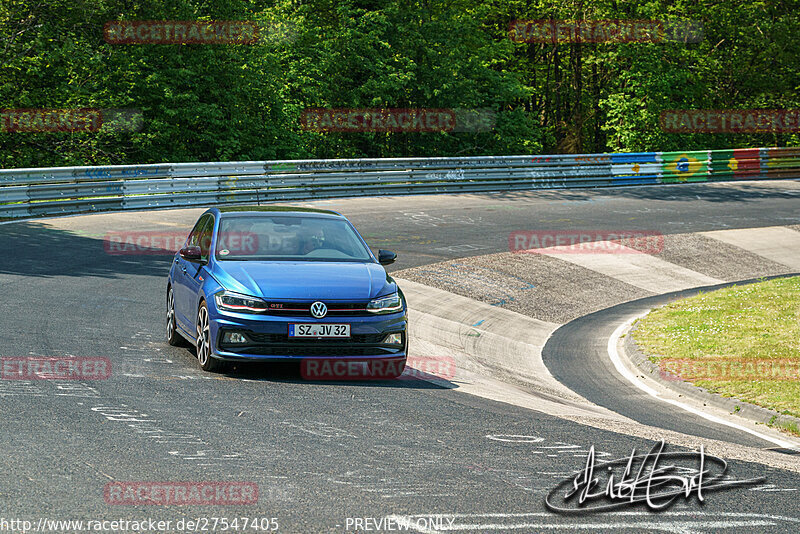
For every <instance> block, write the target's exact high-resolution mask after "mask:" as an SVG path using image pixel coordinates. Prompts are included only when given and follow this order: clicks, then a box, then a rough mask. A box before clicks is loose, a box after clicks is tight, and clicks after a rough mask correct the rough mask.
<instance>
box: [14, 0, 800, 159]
mask: <svg viewBox="0 0 800 534" xmlns="http://www.w3.org/2000/svg"><path fill="white" fill-rule="evenodd" d="M163 19H167V20H251V21H257V22H258V23H259V25H260V28H261V38H260V39H259V41H258V42H257V43H256V44H250V45H219V44H217V45H201V44H109V43H108V42H106V41H105V40H104V37H103V26H104V24H105V23H106V22H108V21H114V20H163ZM531 19H571V20H587V19H658V20H692V21H699V22H700V23H702V26H703V30H704V38H703V39H702V40H701V41H700V42H697V43H688V44H687V43H681V42H666V43H665V42H661V43H624V44H608V43H571V44H551V43H526V42H514V41H513V40H512V39H510V38H509V23H510V22H511V21H513V20H531ZM799 29H800V6H798V3H797V2H796V1H794V0H772V1H768V0H725V1H719V0H671V1H669V0H640V1H638V0H631V1H612V0H563V1H561V2H551V1H545V0H441V1H436V0H362V1H357V0H305V1H304V0H272V1H258V0H170V1H169V2H166V1H163V0H161V1H159V0H3V1H2V3H0V79H2V82H0V108H3V109H19V108H99V109H111V108H123V109H135V110H141V113H142V117H143V121H142V123H141V127H138V128H107V129H101V130H100V131H96V132H50V133H20V132H0V166H2V167H26V166H36V167H39V166H47V165H79V164H107V163H109V164H110V163H151V162H167V161H168V162H179V161H213V160H261V159H295V158H313V157H325V158H330V157H368V156H376V157H391V156H424V155H448V156H454V155H483V154H490V155H501V154H524V153H530V154H534V153H562V152H565V153H566V152H575V153H581V152H583V153H586V152H604V151H640V150H684V149H692V148H725V147H745V146H785V145H797V144H800V140H799V139H800V138H798V135H797V134H792V133H788V134H787V133H783V134H774V133H771V134H700V133H698V134H669V133H665V132H664V131H662V130H661V128H660V127H659V114H660V113H661V111H663V110H666V109H684V108H687V109H692V108H700V109H719V108H789V109H795V108H800V101H799V100H800V94H799V93H798V89H799V88H800V76H798V72H799V71H800V31H798V30H799ZM311 107H317V108H318V107H322V108H445V109H490V110H492V111H493V112H494V113H496V123H495V125H494V128H493V129H491V130H489V131H482V132H433V133H432V132H403V133H396V132H395V133H392V132H361V133H352V132H350V133H321V132H313V131H307V130H304V129H303V128H302V127H301V121H300V117H301V113H302V111H303V110H304V109H306V108H311Z"/></svg>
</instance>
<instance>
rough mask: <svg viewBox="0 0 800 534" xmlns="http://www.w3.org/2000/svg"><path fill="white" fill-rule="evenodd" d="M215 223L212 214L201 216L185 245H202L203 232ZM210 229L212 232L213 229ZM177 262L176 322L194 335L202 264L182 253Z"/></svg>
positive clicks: (175, 289)
mask: <svg viewBox="0 0 800 534" xmlns="http://www.w3.org/2000/svg"><path fill="white" fill-rule="evenodd" d="M213 224H214V217H213V216H212V215H211V214H205V215H203V216H202V217H200V219H199V220H198V221H197V224H195V225H194V228H192V231H191V233H190V234H189V237H188V239H187V240H186V245H185V246H187V247H194V246H201V240H202V236H203V232H204V231H206V229H207V228H210V229H213ZM208 231H209V232H210V231H211V230H208ZM201 250H202V247H201ZM206 259H207V256H206ZM175 262H176V264H177V265H176V267H177V268H176V269H175V277H174V278H173V288H172V291H173V295H174V297H175V322H176V323H177V324H178V327H179V328H180V329H181V330H183V331H185V332H187V333H188V334H191V335H192V336H194V335H195V331H194V330H195V327H194V321H195V312H196V302H197V294H196V292H197V290H198V289H199V287H198V284H197V283H196V279H197V275H198V271H199V268H200V267H201V265H200V264H199V263H195V262H191V261H187V260H185V259H183V258H181V257H180V255H178V256H177V257H176V258H175Z"/></svg>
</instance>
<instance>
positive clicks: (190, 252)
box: [180, 246, 203, 262]
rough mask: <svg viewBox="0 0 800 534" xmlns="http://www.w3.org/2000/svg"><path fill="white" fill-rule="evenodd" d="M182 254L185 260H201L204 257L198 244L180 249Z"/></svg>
mask: <svg viewBox="0 0 800 534" xmlns="http://www.w3.org/2000/svg"><path fill="white" fill-rule="evenodd" d="M180 255H181V258H183V259H184V260H186V261H191V262H199V261H200V260H201V259H202V258H203V254H202V253H201V252H200V247H198V246H193V247H183V248H182V249H181V251H180Z"/></svg>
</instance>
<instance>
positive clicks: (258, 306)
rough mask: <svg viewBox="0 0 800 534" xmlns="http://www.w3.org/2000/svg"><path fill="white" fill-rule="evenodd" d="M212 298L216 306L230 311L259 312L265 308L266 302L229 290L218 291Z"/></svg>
mask: <svg viewBox="0 0 800 534" xmlns="http://www.w3.org/2000/svg"><path fill="white" fill-rule="evenodd" d="M214 300H215V301H216V302H217V308H219V309H221V310H227V311H232V312H240V313H241V312H253V313H259V312H263V311H266V309H267V303H266V302H264V301H263V300H261V299H259V298H256V297H250V296H247V295H241V294H239V293H232V292H230V291H220V292H219V293H217V294H215V295H214Z"/></svg>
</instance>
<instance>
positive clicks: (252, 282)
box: [213, 261, 396, 300]
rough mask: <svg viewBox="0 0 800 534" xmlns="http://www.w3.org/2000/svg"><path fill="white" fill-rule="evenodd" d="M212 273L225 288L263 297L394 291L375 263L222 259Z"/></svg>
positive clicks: (349, 296) (361, 296)
mask: <svg viewBox="0 0 800 534" xmlns="http://www.w3.org/2000/svg"><path fill="white" fill-rule="evenodd" d="M213 274H214V276H215V277H216V278H217V280H218V281H219V282H220V284H221V285H222V286H223V287H225V288H226V289H229V290H231V291H235V292H240V293H245V294H248V295H253V296H256V297H261V298H263V299H267V300H272V299H275V300H278V299H281V300H284V299H285V300H294V299H297V300H317V299H328V300H368V299H371V298H375V297H379V296H382V295H386V294H388V293H391V292H393V291H395V290H396V286H395V283H394V282H393V281H392V280H391V279H390V278H389V277H388V276H387V275H386V271H385V270H384V268H383V267H382V266H381V265H379V264H377V263H351V262H311V261H302V262H295V261H263V262H262V261H224V262H218V263H216V265H215V269H214V271H213Z"/></svg>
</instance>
